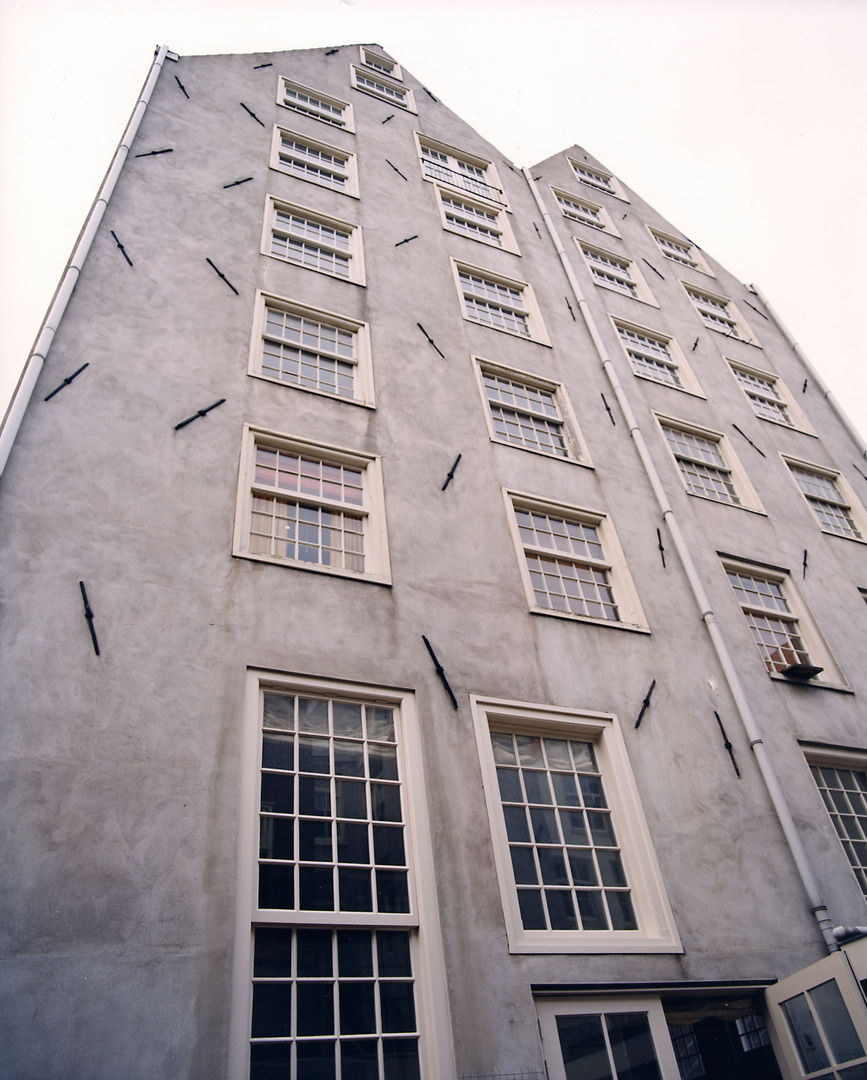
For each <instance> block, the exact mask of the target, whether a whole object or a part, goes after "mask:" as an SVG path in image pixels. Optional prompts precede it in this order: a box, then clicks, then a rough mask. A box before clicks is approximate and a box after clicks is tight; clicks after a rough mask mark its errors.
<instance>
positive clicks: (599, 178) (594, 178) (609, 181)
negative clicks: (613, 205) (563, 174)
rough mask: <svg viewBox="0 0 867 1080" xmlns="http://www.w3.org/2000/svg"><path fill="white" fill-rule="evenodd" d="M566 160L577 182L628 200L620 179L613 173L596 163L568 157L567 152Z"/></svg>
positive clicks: (623, 200)
mask: <svg viewBox="0 0 867 1080" xmlns="http://www.w3.org/2000/svg"><path fill="white" fill-rule="evenodd" d="M566 160H567V161H568V162H569V166H570V168H571V171H572V175H573V176H574V177H575V179H576V180H577V181H578V183H579V184H586V185H587V187H589V188H592V189H593V190H594V191H601V192H603V194H605V195H613V196H614V198H615V199H620V201H621V202H629V199H628V198H627V195H626V192H625V191H624V190H623V188H622V186H621V184H620V181H619V180H618V179H617V177H616V176H614V174H613V173H610V172H608V171H607V170H606V169H600V168H598V167H597V166H596V165H588V164H587V162H586V161H578V159H577V158H573V157H569V155H568V154H567V155H566Z"/></svg>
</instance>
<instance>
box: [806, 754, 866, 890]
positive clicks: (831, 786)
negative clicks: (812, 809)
mask: <svg viewBox="0 0 867 1080" xmlns="http://www.w3.org/2000/svg"><path fill="white" fill-rule="evenodd" d="M810 772H811V773H812V774H813V779H814V780H815V781H816V786H817V787H818V789H819V791H820V792H821V794H822V799H823V800H824V802H825V807H826V809H827V811H828V814H829V815H830V817H831V821H832V822H833V823H834V828H835V829H836V831H837V835H838V836H839V837H840V843H841V844H842V845H843V850H844V851H845V852H846V857H847V858H848V860H849V864H850V866H851V867H852V869H853V871H854V872H855V877H856V878H857V879H858V884H859V885H860V886H861V891H862V892H863V893H864V898H865V899H867V771H865V770H864V769H856V768H842V767H839V766H831V765H811V766H810Z"/></svg>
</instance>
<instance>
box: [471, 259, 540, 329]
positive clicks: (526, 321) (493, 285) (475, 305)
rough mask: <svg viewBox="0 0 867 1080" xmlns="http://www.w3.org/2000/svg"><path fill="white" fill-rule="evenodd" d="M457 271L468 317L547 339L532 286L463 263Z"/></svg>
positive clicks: (485, 324) (496, 327)
mask: <svg viewBox="0 0 867 1080" xmlns="http://www.w3.org/2000/svg"><path fill="white" fill-rule="evenodd" d="M455 269H456V273H457V281H458V288H459V289H460V294H461V299H462V301H463V307H464V314H465V316H466V318H468V319H470V320H471V321H472V322H477V323H482V324H483V325H484V326H492V327H493V328H494V329H495V330H505V331H507V332H508V333H510V334H518V335H519V336H520V337H525V338H535V339H537V340H544V332H543V330H542V326H541V320H540V319H539V317H538V315H537V314H536V312H535V304H534V303H533V300H532V294H531V291H530V286H529V285H526V284H525V283H524V282H522V281H512V280H511V279H509V278H502V277H499V276H494V275H493V274H491V273H489V272H488V271H485V270H479V269H478V268H476V267H471V266H464V265H462V264H460V263H456V264H455Z"/></svg>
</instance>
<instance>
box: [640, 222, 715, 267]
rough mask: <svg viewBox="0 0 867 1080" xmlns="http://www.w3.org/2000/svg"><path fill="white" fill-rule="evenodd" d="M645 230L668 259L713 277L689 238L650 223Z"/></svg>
mask: <svg viewBox="0 0 867 1080" xmlns="http://www.w3.org/2000/svg"><path fill="white" fill-rule="evenodd" d="M647 231H648V232H649V233H650V235H651V236H652V237H653V239H654V240H655V241H656V245H657V247H658V248H659V250H660V252H661V253H662V254H663V255H664V256H665V258H666V259H670V260H671V261H672V262H673V263H676V264H677V265H678V266H685V267H687V268H688V269H690V270H697V271H698V272H699V273H701V274H707V275H708V276H710V277H713V271H712V270H711V269H710V267H709V266H708V265H707V263H706V262H705V261H704V257H703V255H702V254H701V252H700V251H699V249H698V248H697V247H696V246H695V244H693V242H692V241H691V240H686V239H685V238H684V237H682V236H674V235H673V234H672V233H667V232H663V231H662V229H654V228H653V227H652V226H650V225H648V226H647Z"/></svg>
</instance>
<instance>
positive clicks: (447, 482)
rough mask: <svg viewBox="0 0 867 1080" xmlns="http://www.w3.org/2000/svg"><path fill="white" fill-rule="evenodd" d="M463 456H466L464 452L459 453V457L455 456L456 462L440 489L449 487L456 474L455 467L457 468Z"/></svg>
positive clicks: (443, 489)
mask: <svg viewBox="0 0 867 1080" xmlns="http://www.w3.org/2000/svg"><path fill="white" fill-rule="evenodd" d="M463 456H464V455H463V454H458V456H457V457H456V458H455V460H454V464H453V465H452V467H451V468H450V469H449V474H448V476H447V477H446V482H445V483H444V484H443V486H442V487H441V488H440V491H445V489H446V488H447V487H448V486H449V484H450V483H451V482H452V477H453V476H454V475H455V469H456V468H457V467H458V463H459V462H460V460H461V458H462V457H463Z"/></svg>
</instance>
